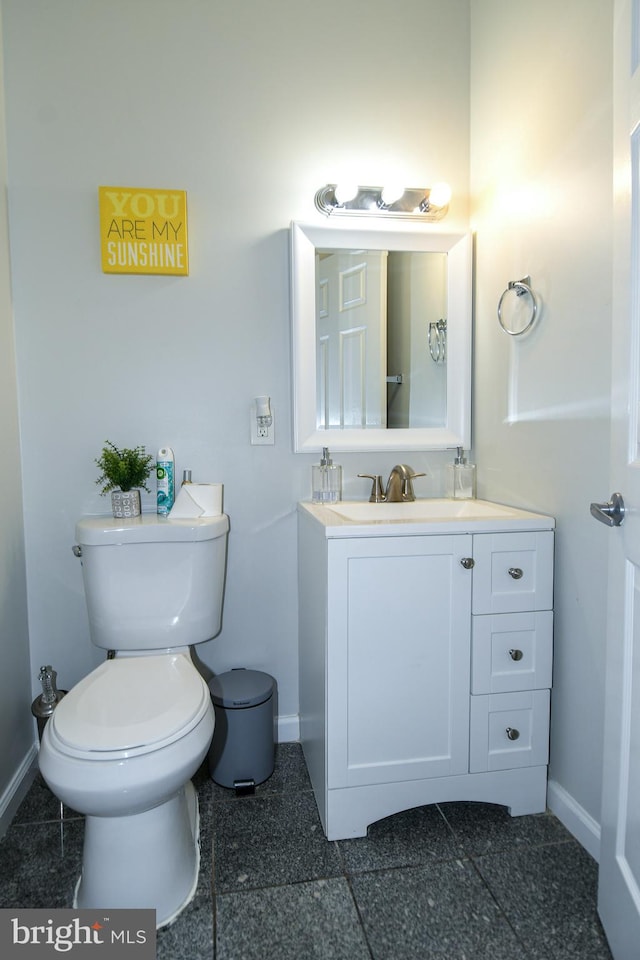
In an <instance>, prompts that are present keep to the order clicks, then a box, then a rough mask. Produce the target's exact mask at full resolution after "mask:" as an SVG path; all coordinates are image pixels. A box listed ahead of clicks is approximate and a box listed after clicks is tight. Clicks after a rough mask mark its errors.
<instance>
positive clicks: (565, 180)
mask: <svg viewBox="0 0 640 960" xmlns="http://www.w3.org/2000/svg"><path fill="white" fill-rule="evenodd" d="M471 10H472V37H473V43H472V58H471V64H472V68H471V118H472V122H471V171H472V173H471V186H472V223H473V226H474V229H475V230H477V250H476V266H477V285H476V318H475V322H476V338H475V371H476V384H475V407H474V410H475V424H474V426H475V432H474V435H475V441H474V445H475V451H476V455H477V460H478V487H479V493H480V495H485V496H492V497H495V498H496V499H498V500H504V501H505V502H508V503H514V504H520V505H523V506H529V507H535V508H537V509H541V510H543V511H545V512H547V513H550V514H553V515H554V516H555V517H556V518H557V537H556V564H557V576H556V588H555V609H556V615H555V661H554V689H553V695H552V723H551V768H550V775H551V789H550V794H549V802H550V804H551V805H552V806H553V807H554V809H556V810H557V812H559V813H560V814H561V816H562V817H563V818H564V819H565V821H566V822H567V824H568V825H570V826H571V828H572V829H574V831H575V832H576V834H577V835H578V836H579V838H580V839H581V840H582V841H583V842H584V843H585V844H586V845H587V846H589V849H591V850H592V852H594V853H596V854H597V849H598V842H599V827H598V822H599V819H600V787H601V774H600V771H601V763H602V723H603V697H604V662H605V661H604V646H605V615H606V580H607V548H608V539H607V531H606V529H605V527H603V526H602V525H600V524H598V523H594V521H593V520H592V519H591V517H590V515H589V503H590V501H591V500H607V499H608V497H609V493H610V492H611V491H610V490H609V489H608V488H609V463H608V461H609V408H610V343H609V331H610V324H611V283H612V262H611V242H612V184H613V170H612V147H611V124H612V22H613V4H612V3H609V2H602V3H588V4H585V3H584V2H582V0H566V2H565V3H563V4H561V5H557V4H555V3H554V2H553V0H538V2H536V3H535V4H525V3H522V2H520V0H516V2H508V3H507V2H505V0H472V4H471ZM525 24H526V28H525V29H523V25H525ZM498 52H499V55H498ZM527 274H530V275H531V278H532V284H533V287H534V288H535V290H536V291H537V293H538V295H539V296H540V298H541V302H542V314H541V317H540V320H539V322H537V323H536V327H535V328H534V329H533V330H532V332H531V335H526V336H523V337H521V338H511V337H508V336H507V335H506V334H504V333H503V332H502V331H501V330H500V328H499V326H498V321H497V318H496V307H497V302H498V299H499V297H500V295H501V293H502V291H503V290H504V289H505V287H506V285H507V282H508V281H509V280H519V279H520V278H521V277H523V276H525V275H527Z"/></svg>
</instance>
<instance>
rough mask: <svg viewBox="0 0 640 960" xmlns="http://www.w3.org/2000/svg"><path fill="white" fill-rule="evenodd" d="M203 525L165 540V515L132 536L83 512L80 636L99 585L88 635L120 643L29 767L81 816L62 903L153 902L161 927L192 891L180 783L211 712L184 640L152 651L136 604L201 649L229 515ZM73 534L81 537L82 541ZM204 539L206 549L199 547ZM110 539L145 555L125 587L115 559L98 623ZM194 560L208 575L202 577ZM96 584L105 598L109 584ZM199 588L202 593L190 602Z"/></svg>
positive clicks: (190, 813)
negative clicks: (69, 894)
mask: <svg viewBox="0 0 640 960" xmlns="http://www.w3.org/2000/svg"><path fill="white" fill-rule="evenodd" d="M137 519H139V518H137ZM213 519H215V520H216V521H218V523H217V524H214V523H213V522H211V521H210V523H209V527H208V528H207V527H206V526H205V527H204V528H203V524H204V523H205V521H203V520H200V521H193V522H192V523H191V526H189V525H186V526H184V525H183V527H182V528H181V529H179V530H178V531H177V533H176V530H175V529H172V528H170V527H169V526H168V525H169V524H170V521H169V520H167V519H166V518H158V520H156V518H153V519H151V520H150V519H148V518H145V522H144V523H142V524H138V526H137V527H135V528H134V529H133V531H132V529H131V528H130V527H128V528H126V529H125V530H124V533H122V532H118V531H117V529H116V528H115V527H114V524H113V523H112V522H110V518H109V519H108V518H103V524H102V525H101V524H99V523H98V524H96V522H95V518H92V524H89V526H88V528H87V527H86V528H84V529H83V528H82V522H80V523H79V524H78V526H77V527H76V533H77V535H78V538H79V540H80V541H81V552H82V559H83V578H84V582H85V592H87V583H88V577H87V571H86V569H84V567H85V564H87V563H88V565H89V567H90V569H89V574H90V575H91V576H93V575H94V574H95V570H92V569H91V568H92V567H94V566H95V565H94V564H92V562H91V561H92V559H93V557H94V556H96V557H98V559H99V566H100V573H101V576H100V577H98V578H96V577H95V576H93V580H91V579H89V582H90V583H91V591H92V597H91V602H90V598H89V597H87V607H88V610H89V621H90V627H91V628H92V639H93V638H94V636H95V632H94V629H93V625H94V620H95V609H96V608H95V606H93V607H92V602H93V601H96V597H95V596H93V594H95V593H96V591H98V592H100V597H99V600H98V606H99V609H100V617H99V624H98V628H99V630H98V632H99V636H100V639H101V641H104V642H109V643H111V642H112V641H113V640H114V639H116V637H114V635H113V634H114V630H113V628H112V626H111V624H112V623H117V625H118V626H117V629H116V630H115V633H116V634H117V638H118V639H120V640H122V638H123V636H125V635H126V636H127V638H128V639H127V644H128V646H125V648H124V649H117V648H115V645H114V648H115V649H116V655H115V656H114V657H113V658H110V659H107V660H106V661H104V662H103V663H101V664H100V666H98V667H96V669H95V670H93V671H92V672H91V673H90V674H89V675H88V676H86V677H84V678H83V679H82V680H80V681H79V683H77V684H76V686H75V687H73V688H72V689H71V690H70V691H69V693H67V695H66V696H65V697H64V698H63V699H62V700H61V701H60V703H59V704H58V706H57V707H56V709H55V711H54V712H53V714H52V716H51V717H50V719H49V721H48V722H47V724H46V726H45V729H44V733H43V736H42V743H41V746H40V755H39V763H40V770H41V772H42V775H43V777H44V779H45V781H46V782H47V784H48V785H49V787H50V788H51V790H52V791H53V793H54V794H55V795H56V796H57V797H58V798H59V799H60V800H61V801H62V802H63V803H65V804H66V805H67V806H69V807H71V808H72V809H73V810H76V811H77V812H79V813H82V814H84V815H85V818H86V819H85V839H84V849H83V863H82V873H81V876H80V878H79V880H78V883H77V886H76V892H75V899H74V907H77V908H85V907H86V908H114V909H115V908H132V907H137V908H143V907H148V908H153V909H155V910H156V924H157V926H159V927H160V926H164V925H166V924H168V923H171V922H172V921H173V920H174V919H175V918H176V917H177V916H178V914H179V913H180V912H181V910H182V909H184V907H185V906H186V905H187V904H188V903H189V901H190V900H191V899H192V897H193V895H194V894H195V890H196V885H197V881H198V871H199V860H200V855H199V815H198V803H197V795H196V792H195V789H194V787H193V785H192V783H191V782H190V778H191V777H192V776H193V774H194V773H195V772H196V770H197V769H198V767H199V766H200V764H201V763H202V761H203V759H204V758H205V757H206V755H207V753H208V750H209V745H210V743H211V738H212V735H213V728H214V710H213V705H212V702H211V696H210V692H209V687H208V685H207V683H206V681H205V680H204V678H203V677H202V676H201V674H200V673H199V672H198V670H197V669H196V667H195V666H194V664H193V662H192V660H191V654H190V649H189V646H188V645H177V646H171V647H164V648H161V649H155V648H153V646H152V644H153V642H154V641H153V638H152V633H151V631H149V630H148V628H147V624H146V623H140V618H141V617H142V618H143V619H144V618H145V609H146V607H147V606H148V609H149V617H154V618H155V622H156V625H157V626H158V625H159V626H160V627H161V629H160V634H161V635H162V636H163V637H164V636H165V635H167V634H168V633H171V631H173V635H174V636H175V637H176V638H177V639H179V640H181V641H184V640H185V639H192V641H193V642H194V643H198V642H203V639H204V635H205V634H208V635H209V637H211V636H213V635H215V633H217V631H218V629H219V625H220V616H221V602H222V589H221V577H222V574H223V570H224V556H225V552H224V543H217V544H216V543H215V541H220V540H224V539H226V531H227V529H228V521H227V522H226V523H225V524H223V523H220V522H219V521H220V518H212V520H213ZM224 520H225V521H226V517H225V518H224ZM118 523H119V524H120V526H122V524H135V523H136V521H135V520H129V521H127V520H124V521H118ZM193 524H195V526H194V525H193ZM158 526H159V527H160V529H159V530H158ZM87 529H88V530H89V532H87ZM114 530H115V533H114ZM149 537H151V539H149ZM114 538H115V540H116V543H115V544H114ZM83 539H84V540H91V541H92V542H91V543H88V544H84V543H83V542H82V541H83ZM119 541H124V543H122V542H119ZM105 543H107V544H109V545H110V546H111V553H110V554H109V556H108V557H107V558H105V557H104V556H103V555H102V553H93V552H92V549H91V548H92V547H93V548H94V549H95V550H96V551H99V550H101V548H102V547H103V544H105ZM206 544H209V549H204V550H203V549H202V547H203V545H206ZM114 545H116V546H120V547H122V546H124V547H125V548H129V549H127V550H126V553H127V554H128V553H129V552H130V549H131V547H132V546H138V547H139V546H143V547H145V548H147V549H145V550H143V551H142V554H138V556H137V558H134V560H135V561H136V562H139V560H140V556H141V555H142V556H143V558H144V563H145V570H144V571H143V573H142V574H141V575H140V576H139V577H138V578H137V580H138V587H137V589H136V583H135V582H133V583H132V582H130V581H131V570H130V566H129V562H128V561H126V562H124V561H123V569H125V570H126V573H127V580H128V592H129V593H130V594H131V599H130V601H129V600H127V595H126V591H125V593H124V594H123V593H122V592H121V593H120V599H119V601H118V608H117V611H114V618H113V621H111V620H110V619H109V618H108V616H107V613H108V607H109V603H108V602H107V603H106V605H105V600H104V597H105V591H104V590H102V586H101V583H102V579H103V578H104V577H106V576H107V572H106V571H105V568H104V564H105V562H106V561H108V565H111V566H113V568H114V570H115V571H116V572H117V571H118V569H120V561H119V560H118V557H119V555H121V551H118V550H115V551H113V546H114ZM167 545H169V546H171V545H173V546H174V550H170V551H169V552H170V553H171V554H174V553H175V554H176V555H177V560H178V562H177V565H176V569H175V572H174V577H173V578H172V580H171V587H170V589H171V591H172V596H171V597H169V598H168V597H167V596H166V589H167V582H168V581H167V579H166V578H165V581H164V595H163V596H162V598H161V599H162V606H161V607H160V603H159V601H160V598H158V597H157V596H156V592H157V591H156V588H155V587H154V578H153V576H152V574H153V561H154V558H156V557H157V556H159V555H162V559H163V560H164V561H166V555H165V549H164V548H166V547H167ZM194 545H195V546H196V547H197V549H196V550H195V551H194V550H193V546H194ZM149 547H151V549H148V548H149ZM85 548H87V549H86V552H85ZM157 548H161V549H157ZM194 553H195V557H194ZM207 564H208V565H209V567H210V570H209V574H210V576H209V577H207V576H206V575H205V574H204V573H203V570H202V566H203V565H205V566H206V565H207ZM111 572H112V573H113V570H112V571H111ZM150 574H151V576H150ZM134 579H135V578H134ZM194 584H195V586H194ZM105 590H108V591H112V595H113V596H117V594H118V590H117V584H114V582H113V577H110V578H109V582H108V583H107V584H105ZM203 592H204V593H206V594H207V596H205V597H203V596H202V594H203ZM140 594H142V595H143V596H142V599H141V596H140ZM212 596H213V599H212ZM155 601H157V602H155ZM209 607H211V609H209ZM158 609H161V610H163V611H164V612H165V614H166V617H165V619H167V618H169V617H170V618H171V620H172V622H171V623H169V624H167V623H165V624H164V632H163V629H162V626H163V625H162V624H159V622H158ZM128 610H129V612H130V614H131V615H130V617H128V612H127V611H128ZM194 610H195V615H194ZM128 620H130V622H128ZM136 625H137V626H138V627H139V629H137V630H136ZM176 625H177V626H178V629H177V630H176V629H175V627H176ZM141 637H142V638H143V641H144V642H143V644H142V645H141V649H136V648H135V646H134V644H135V642H136V639H138V640H140V638H141ZM155 642H156V643H157V640H156V641H155ZM100 645H102V643H101V644H100Z"/></svg>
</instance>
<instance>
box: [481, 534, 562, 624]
mask: <svg viewBox="0 0 640 960" xmlns="http://www.w3.org/2000/svg"><path fill="white" fill-rule="evenodd" d="M473 559H474V561H475V564H474V568H473V601H472V612H473V613H476V614H485V613H516V612H518V611H525V610H551V608H552V607H553V532H552V531H551V530H545V531H540V532H536V533H480V534H476V535H475V536H474V538H473Z"/></svg>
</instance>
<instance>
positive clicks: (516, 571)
mask: <svg viewBox="0 0 640 960" xmlns="http://www.w3.org/2000/svg"><path fill="white" fill-rule="evenodd" d="M509 576H510V577H513V579H514V580H520V579H521V577H522V570H521V569H520V567H509Z"/></svg>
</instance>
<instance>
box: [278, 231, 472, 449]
mask: <svg viewBox="0 0 640 960" xmlns="http://www.w3.org/2000/svg"><path fill="white" fill-rule="evenodd" d="M471 269H472V267H471V237H470V235H469V234H463V233H446V232H441V231H440V230H434V229H430V228H428V229H424V227H423V228H420V227H416V226H411V227H398V226H396V225H395V224H394V225H391V224H385V225H384V226H382V225H375V226H371V225H370V224H368V223H366V224H362V225H360V224H358V225H357V226H353V225H346V226H343V224H342V223H339V224H330V225H325V224H317V225H316V224H304V223H297V222H294V223H292V225H291V310H292V325H293V329H292V335H293V339H292V344H293V353H292V356H293V391H294V397H293V400H294V448H295V450H296V451H297V452H304V453H311V452H316V451H319V450H321V449H322V447H329V448H330V449H331V450H332V451H352V452H355V451H375V450H444V449H447V448H451V447H455V446H463V447H467V448H468V447H469V445H470V432H471Z"/></svg>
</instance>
